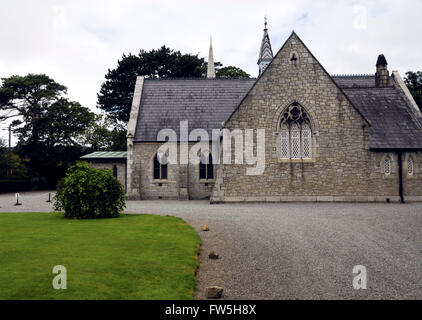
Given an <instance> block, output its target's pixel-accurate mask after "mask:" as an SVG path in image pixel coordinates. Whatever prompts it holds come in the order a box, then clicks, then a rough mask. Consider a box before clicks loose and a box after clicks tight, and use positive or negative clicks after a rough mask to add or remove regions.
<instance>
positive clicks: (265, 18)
mask: <svg viewBox="0 0 422 320" xmlns="http://www.w3.org/2000/svg"><path fill="white" fill-rule="evenodd" d="M264 20H265V23H264V25H265V28H264V30H267V15H265V17H264Z"/></svg>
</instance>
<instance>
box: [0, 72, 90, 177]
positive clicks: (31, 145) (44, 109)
mask: <svg viewBox="0 0 422 320" xmlns="http://www.w3.org/2000/svg"><path fill="white" fill-rule="evenodd" d="M66 90H67V89H66V87H65V86H63V85H61V84H59V83H57V82H55V81H54V80H53V79H51V78H49V77H48V76H47V75H44V74H28V75H27V76H23V77H22V76H17V75H15V76H12V77H9V78H3V79H2V85H1V86H0V121H1V120H5V119H14V120H13V122H12V128H13V132H14V133H16V134H17V135H18V138H19V142H18V145H17V148H16V151H17V153H18V154H19V155H20V156H21V158H28V159H29V162H28V169H29V170H30V173H31V174H32V176H33V177H36V178H37V179H38V178H39V179H43V180H44V181H45V182H48V184H50V185H53V184H55V182H56V181H57V178H58V177H60V176H63V174H64V172H65V170H66V169H67V168H68V166H69V165H70V164H72V163H74V162H75V160H76V159H77V158H79V156H80V155H81V152H82V146H81V145H79V144H78V140H79V137H80V136H81V135H82V134H83V133H84V132H85V130H87V128H89V127H90V126H91V125H92V124H93V122H94V119H95V115H94V114H93V113H92V112H90V111H89V109H87V108H85V107H83V106H81V105H80V104H79V103H77V102H73V101H69V100H68V99H67V98H66V97H65V95H66Z"/></svg>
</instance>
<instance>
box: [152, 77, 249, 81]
mask: <svg viewBox="0 0 422 320" xmlns="http://www.w3.org/2000/svg"><path fill="white" fill-rule="evenodd" d="M256 79H257V78H243V77H239V78H195V77H191V78H189V77H186V78H145V81H167V80H201V81H219V80H245V81H246V80H256Z"/></svg>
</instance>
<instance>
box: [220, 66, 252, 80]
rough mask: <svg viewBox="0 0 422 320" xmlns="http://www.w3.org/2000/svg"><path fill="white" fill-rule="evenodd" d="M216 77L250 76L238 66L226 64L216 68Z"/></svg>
mask: <svg viewBox="0 0 422 320" xmlns="http://www.w3.org/2000/svg"><path fill="white" fill-rule="evenodd" d="M216 76H217V78H250V75H249V74H248V73H246V72H245V71H243V70H242V69H240V68H237V67H234V66H227V67H223V68H220V69H218V70H217V72H216Z"/></svg>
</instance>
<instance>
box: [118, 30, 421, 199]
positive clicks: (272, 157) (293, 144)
mask: <svg viewBox="0 0 422 320" xmlns="http://www.w3.org/2000/svg"><path fill="white" fill-rule="evenodd" d="M212 50H213V49H212V45H210V56H209V69H208V77H207V78H206V79H165V80H164V79H160V80H157V79H144V78H143V77H138V79H137V82H136V87H135V91H134V97H133V104H132V110H131V115H130V121H129V124H128V136H127V139H128V150H127V166H126V168H125V169H124V170H125V171H126V179H125V183H126V187H127V196H128V198H129V199H179V200H189V199H210V201H211V203H224V202H288V201H309V202H318V201H321V202H322V201H324V202H334V201H340V202H404V201H420V200H422V171H421V170H422V153H421V151H422V126H421V125H422V114H421V112H420V110H419V109H418V106H417V105H416V103H415V101H414V100H413V98H412V96H411V94H410V92H409V91H408V89H407V87H406V85H405V84H404V83H403V80H402V78H401V76H400V75H399V73H398V72H396V71H393V72H392V73H391V74H390V72H389V70H388V67H387V60H386V58H385V57H384V56H383V55H380V56H379V57H378V60H377V62H376V70H375V68H374V71H376V73H375V74H372V75H337V76H334V75H330V74H329V73H328V72H327V71H326V70H325V69H324V67H323V66H322V65H321V64H320V63H319V62H318V60H317V59H316V57H315V56H314V55H313V54H312V53H311V51H310V50H309V49H308V48H307V47H306V45H305V44H304V43H303V42H302V40H301V39H300V38H299V37H298V36H297V35H296V33H295V32H293V33H292V34H291V35H290V37H289V38H288V39H287V41H286V42H285V43H284V45H283V46H282V47H281V49H280V50H279V51H278V52H277V53H276V54H275V55H273V51H272V47H271V43H270V38H269V35H268V30H267V26H266V25H265V29H264V35H263V39H262V43H261V50H260V55H259V60H258V66H259V76H258V78H257V79H223V78H215V70H214V65H213V64H214V62H213V61H214V60H213V51H212ZM375 60H376V59H375V57H374V61H375ZM183 121H185V122H186V121H187V122H188V126H189V131H192V130H194V129H198V128H201V129H205V130H206V131H207V132H209V135H210V137H211V131H212V130H213V129H228V130H235V129H241V130H246V129H256V130H257V129H265V157H264V159H265V170H264V171H263V172H262V174H259V175H247V174H246V169H247V167H248V165H247V164H239V163H235V160H234V158H233V160H232V163H216V162H215V159H216V158H217V155H216V154H213V152H210V153H207V154H205V155H200V156H201V159H204V158H206V160H205V161H201V162H200V163H198V164H191V163H188V164H180V163H179V164H174V163H173V164H172V163H165V161H164V162H163V161H160V159H159V158H160V157H162V156H163V155H159V154H158V152H157V151H158V149H159V148H160V146H162V145H163V141H162V140H161V141H159V140H158V139H157V136H158V133H159V132H160V130H161V129H163V128H170V129H173V130H174V131H175V132H179V130H180V129H181V128H180V124H181V123H182V122H183ZM187 139H188V138H187ZM188 140H189V139H188ZM181 141H182V140H181V138H180V137H179V140H178V141H177V142H176V145H177V148H179V149H180V148H181ZM217 141H218V143H223V138H222V137H219V139H218V140H217ZM195 143H197V140H195V139H194V141H193V140H189V141H188V143H187V145H188V148H192V147H193V145H194V144H195ZM230 143H231V142H230ZM255 144H256V143H255V142H254V146H255V147H256V145H255ZM213 150H214V149H213ZM214 152H215V151H214ZM218 152H220V151H218Z"/></svg>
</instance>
